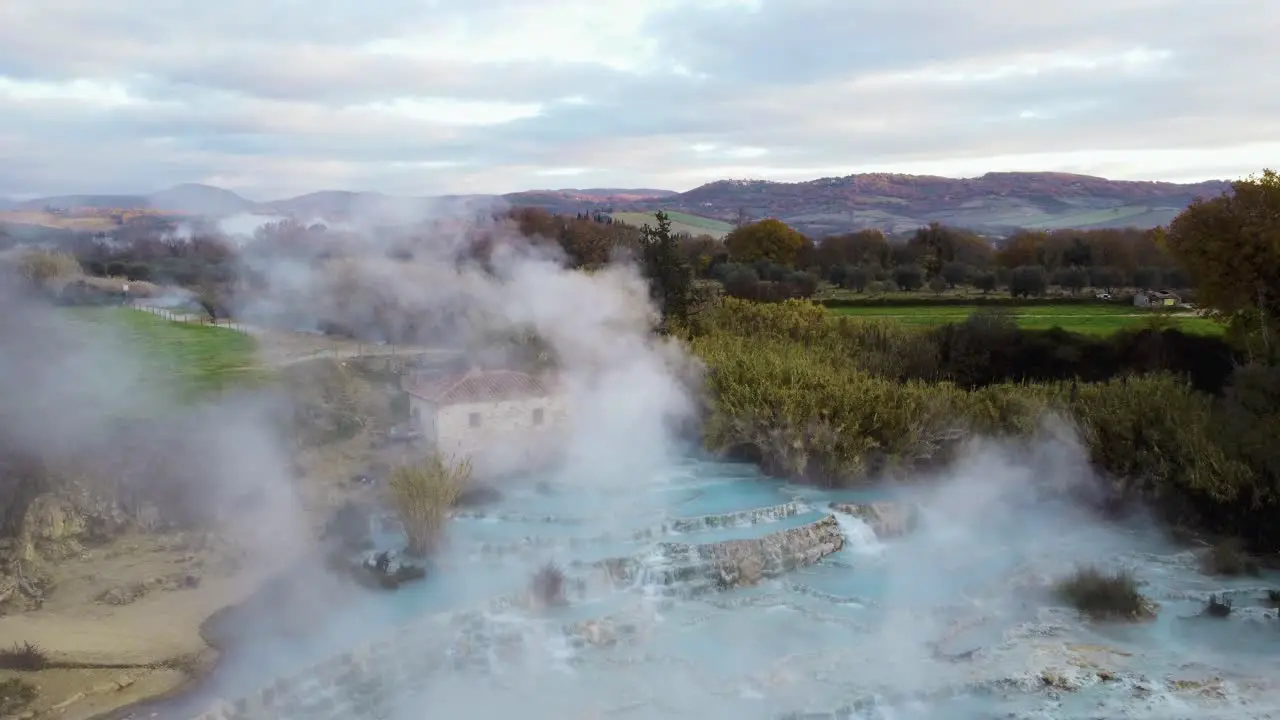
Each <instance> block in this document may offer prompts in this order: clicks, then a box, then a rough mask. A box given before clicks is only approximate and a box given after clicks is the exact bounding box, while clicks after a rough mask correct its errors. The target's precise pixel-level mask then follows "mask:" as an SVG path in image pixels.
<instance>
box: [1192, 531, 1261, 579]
mask: <svg viewBox="0 0 1280 720" xmlns="http://www.w3.org/2000/svg"><path fill="white" fill-rule="evenodd" d="M1200 570H1201V571H1202V572H1203V573H1204V574H1206V575H1225V576H1228V577H1238V576H1241V575H1252V576H1257V575H1258V574H1260V573H1261V572H1262V569H1261V568H1260V567H1259V566H1258V561H1257V560H1254V559H1253V558H1252V557H1249V554H1248V553H1246V552H1245V550H1244V546H1243V545H1242V544H1241V543H1240V541H1239V540H1234V539H1229V540H1223V541H1221V542H1218V543H1216V544H1215V545H1214V546H1213V547H1211V548H1209V549H1208V550H1207V551H1205V552H1204V554H1202V555H1201V556H1200Z"/></svg>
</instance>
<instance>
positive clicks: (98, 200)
mask: <svg viewBox="0 0 1280 720" xmlns="http://www.w3.org/2000/svg"><path fill="white" fill-rule="evenodd" d="M46 207H52V208H61V209H63V210H69V209H72V208H85V209H92V210H145V209H146V208H148V207H149V204H148V200H147V197H146V196H145V195H55V196H54V197H46V198H36V199H34V200H24V201H22V202H20V203H15V204H14V207H13V209H14V210H28V211H37V212H38V211H40V210H43V209H45V208H46Z"/></svg>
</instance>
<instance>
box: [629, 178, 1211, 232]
mask: <svg viewBox="0 0 1280 720" xmlns="http://www.w3.org/2000/svg"><path fill="white" fill-rule="evenodd" d="M1229 187H1230V185H1229V183H1227V182H1225V181H1209V182H1203V183H1196V184H1191V185H1182V184H1176V183H1161V182H1132V181H1124V180H1107V179H1105V178H1098V177H1091V176H1087V175H1070V174H1065V173H987V174H986V175H983V176H982V177H978V178H944V177H934V176H921V175H888V174H879V173H876V174H865V175H851V176H848V177H843V178H821V179H818V180H810V181H807V182H796V183H779V182H768V181H761V180H751V181H742V180H721V181H718V182H713V183H709V184H707V185H703V186H701V187H697V188H694V189H693V190H690V191H688V192H684V193H679V194H677V195H674V196H671V197H667V198H663V199H662V200H661V202H640V203H635V204H633V205H632V206H629V207H627V208H620V210H628V211H636V210H650V209H656V208H658V207H662V208H666V209H670V210H678V211H682V212H686V213H690V214H693V215H701V216H705V217H711V218H717V219H720V220H724V221H730V222H731V221H733V220H735V219H737V218H738V217H740V215H746V216H747V217H749V218H762V217H777V218H779V219H781V220H783V221H785V222H787V223H788V224H790V225H793V226H795V227H797V228H799V229H801V230H803V231H805V232H807V233H810V234H815V235H824V234H829V233H835V232H845V231H848V230H853V229H861V228H878V229H881V230H885V231H889V232H902V231H909V230H912V229H914V228H916V227H919V226H921V225H925V224H928V223H929V222H931V221H937V222H942V223H946V224H948V225H956V226H961V227H968V228H973V229H977V230H989V231H1007V230H1011V229H1013V228H1019V227H1023V228H1038V229H1046V230H1047V229H1053V228H1102V227H1127V226H1138V227H1154V226H1156V225H1163V224H1166V223H1168V222H1169V221H1170V220H1172V219H1173V217H1174V216H1175V215H1177V214H1178V213H1179V212H1181V211H1182V209H1183V208H1185V207H1186V206H1187V205H1188V204H1190V203H1191V201H1192V200H1194V199H1195V198H1196V197H1197V196H1212V195H1217V194H1218V193H1220V192H1222V191H1223V190H1226V189H1228V188H1229Z"/></svg>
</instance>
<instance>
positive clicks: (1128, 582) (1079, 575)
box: [1054, 566, 1152, 620]
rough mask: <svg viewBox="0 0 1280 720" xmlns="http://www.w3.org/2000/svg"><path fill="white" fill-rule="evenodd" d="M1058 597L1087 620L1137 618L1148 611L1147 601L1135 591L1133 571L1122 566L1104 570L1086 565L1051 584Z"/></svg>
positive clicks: (1149, 613) (1145, 615)
mask: <svg viewBox="0 0 1280 720" xmlns="http://www.w3.org/2000/svg"><path fill="white" fill-rule="evenodd" d="M1054 590H1055V592H1056V593H1057V595H1058V597H1060V598H1062V599H1063V600H1064V601H1066V602H1067V603H1069V604H1070V605H1071V606H1072V607H1074V608H1075V609H1076V610H1079V611H1080V613H1081V614H1082V615H1084V616H1085V617H1088V618H1090V619H1091V620H1139V619H1142V618H1146V617H1150V616H1151V615H1152V607H1151V603H1150V601H1148V600H1147V599H1146V598H1144V597H1143V596H1142V593H1140V592H1138V583H1137V581H1136V580H1135V579H1134V577H1133V575H1132V574H1131V573H1129V572H1127V571H1124V570H1117V571H1116V572H1113V573H1104V572H1103V571H1101V570H1099V569H1098V568H1096V567H1092V566H1087V567H1082V568H1080V569H1078V570H1076V572H1075V573H1073V574H1072V575H1071V576H1070V577H1067V578H1064V579H1063V580H1061V581H1059V582H1058V583H1057V585H1056V586H1055V587H1054Z"/></svg>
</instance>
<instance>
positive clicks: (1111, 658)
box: [137, 460, 1280, 720]
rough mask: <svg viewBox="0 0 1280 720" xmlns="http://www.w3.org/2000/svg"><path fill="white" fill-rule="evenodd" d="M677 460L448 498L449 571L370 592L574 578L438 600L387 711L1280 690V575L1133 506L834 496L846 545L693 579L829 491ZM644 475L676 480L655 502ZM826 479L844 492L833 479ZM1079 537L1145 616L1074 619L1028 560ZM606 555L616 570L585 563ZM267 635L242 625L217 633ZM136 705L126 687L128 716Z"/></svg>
mask: <svg viewBox="0 0 1280 720" xmlns="http://www.w3.org/2000/svg"><path fill="white" fill-rule="evenodd" d="M672 474H673V475H674V476H676V477H677V479H675V480H671V481H669V487H662V488H661V489H660V490H654V489H653V488H644V489H642V490H640V491H641V492H645V493H647V497H648V498H649V500H650V501H649V502H648V503H646V504H645V505H643V507H644V508H645V511H643V512H641V511H636V512H632V513H629V514H625V515H618V514H617V513H616V512H615V513H611V514H609V515H608V517H609V520H607V521H605V522H601V523H596V524H592V523H590V522H583V520H584V519H585V520H589V519H590V518H592V517H593V516H600V517H603V516H605V513H603V512H599V513H597V512H596V506H595V505H593V503H600V505H599V508H606V507H607V508H611V509H614V510H616V509H617V508H618V507H619V506H620V505H621V506H625V505H626V501H625V498H624V499H619V498H618V497H617V496H616V495H609V494H605V493H597V494H596V495H594V496H593V495H592V494H591V493H590V492H589V491H585V492H583V493H580V494H578V495H574V496H572V497H565V498H563V499H558V498H557V497H556V496H554V495H546V494H544V495H539V496H537V497H525V496H521V495H519V494H518V493H512V495H511V496H510V497H508V498H506V499H505V500H503V501H502V502H500V503H499V504H498V505H497V506H495V507H493V508H487V509H486V510H485V511H484V517H483V518H481V517H475V518H471V519H466V518H463V519H459V520H457V521H455V522H454V523H453V525H452V526H451V539H452V547H454V548H456V549H457V553H458V557H456V558H445V562H443V563H442V564H443V565H445V566H446V567H448V566H450V565H452V566H453V567H454V569H453V570H452V571H442V572H440V573H438V574H436V575H434V576H431V577H429V578H428V579H427V581H425V582H424V583H423V584H421V585H420V586H406V588H405V589H403V590H401V591H398V592H396V593H391V594H380V595H377V596H371V599H370V601H369V602H371V603H376V604H378V605H379V606H380V607H382V608H383V613H384V614H386V615H394V616H396V617H399V618H408V617H412V616H414V614H415V613H417V614H421V613H424V612H427V611H428V609H430V611H436V612H438V611H441V610H452V611H455V612H457V611H462V610H467V609H473V608H475V607H477V605H478V604H479V603H481V598H482V597H483V596H484V595H483V594H484V593H488V594H489V595H488V596H489V597H494V596H498V595H511V594H519V593H522V592H524V590H525V588H526V585H527V581H528V577H529V573H530V572H531V571H532V569H533V568H534V567H536V566H537V564H538V563H540V562H544V561H546V560H548V559H554V560H555V561H556V562H557V563H559V564H560V566H561V567H563V568H565V570H566V573H567V575H568V576H569V578H570V579H571V580H574V581H576V580H582V581H583V582H582V585H581V586H580V587H581V589H580V590H577V591H575V594H574V596H573V597H572V598H571V600H570V602H569V603H568V604H567V606H564V607H555V608H549V609H543V610H530V609H525V608H521V607H518V606H507V605H504V606H502V607H499V608H496V609H492V610H489V611H473V612H472V613H471V614H469V615H468V619H466V620H465V621H447V622H444V621H442V622H443V624H442V625H441V626H440V627H441V628H442V629H441V630H439V633H440V634H441V637H443V638H444V640H443V642H444V643H446V644H448V645H449V646H450V647H453V648H455V649H456V650H458V653H457V655H456V657H453V658H452V659H451V660H450V662H448V663H445V665H444V666H443V667H442V668H441V669H440V670H439V674H438V677H437V676H433V677H432V679H431V680H430V682H429V683H428V687H429V688H430V689H429V691H425V692H424V694H422V695H415V696H413V697H412V698H407V697H406V698H397V703H396V704H397V705H398V706H400V707H402V708H404V709H403V710H402V712H401V714H399V715H397V716H396V720H418V718H421V717H428V716H439V715H450V716H452V715H467V716H470V717H475V718H477V719H478V720H488V719H489V718H494V719H495V720H496V719H497V718H506V717H519V718H522V719H528V720H542V719H543V718H552V717H568V716H581V715H582V714H583V713H588V714H593V716H596V717H611V716H614V715H618V716H621V715H624V714H625V715H626V716H627V717H629V718H633V717H635V718H686V717H698V718H708V719H716V718H740V717H741V718H775V717H786V716H787V715H788V714H789V713H814V714H811V715H799V716H797V717H812V718H816V717H844V718H850V719H851V720H852V719H855V718H866V719H868V720H869V719H871V718H884V719H886V720H887V719H888V718H895V719H896V720H902V719H907V718H910V719H912V720H933V719H938V718H952V717H966V718H981V717H1005V718H1026V719H1028V720H1029V719H1030V718H1043V717H1053V718H1081V719H1082V720H1083V718H1087V717H1104V716H1105V717H1127V718H1157V717H1159V718H1168V717H1192V716H1194V717H1197V718H1201V717H1203V718H1214V717H1221V718H1227V717H1262V716H1265V715H1267V713H1280V682H1277V681H1276V680H1274V679H1269V678H1270V676H1271V675H1274V673H1270V672H1269V671H1267V670H1266V669H1265V668H1267V667H1269V666H1268V663H1270V664H1271V665H1270V667H1273V666H1274V660H1275V658H1276V657H1277V656H1278V655H1280V620H1277V619H1275V612H1276V611H1275V610H1274V609H1272V608H1268V607H1264V606H1265V604H1266V598H1267V595H1266V592H1265V591H1266V590H1267V589H1268V588H1272V587H1276V588H1280V582H1278V581H1277V579H1276V578H1273V577H1263V578H1260V579H1259V578H1253V579H1249V580H1247V581H1246V580H1221V579H1216V578H1206V577H1203V576H1201V575H1199V574H1198V572H1197V570H1196V567H1195V562H1194V560H1195V559H1194V557H1193V556H1191V555H1190V554H1189V553H1187V552H1186V551H1184V550H1178V549H1176V548H1172V547H1170V546H1168V545H1166V544H1164V543H1163V541H1162V540H1160V538H1159V537H1158V536H1157V535H1156V534H1154V532H1153V531H1152V529H1151V528H1143V527H1134V528H1114V527H1107V526H1100V525H1097V524H1096V523H1090V522H1086V521H1084V520H1081V519H1080V518H1076V517H1073V516H1069V515H1065V514H1055V513H1049V512H1041V514H1040V515H1033V514H1028V513H1035V512H1037V511H1036V510H1035V509H1032V510H1025V509H1022V508H1019V509H1016V510H1007V509H1002V508H1000V507H995V508H987V507H982V508H969V509H968V510H966V508H965V507H963V506H962V505H961V504H960V503H958V502H957V501H955V500H952V499H947V498H942V499H941V500H936V499H935V500H934V501H933V502H932V503H931V502H930V501H929V499H925V501H924V503H925V506H924V508H923V513H922V514H923V517H924V519H925V520H924V522H922V523H921V524H920V527H918V528H916V529H915V530H914V531H913V532H910V533H908V534H907V535H905V536H903V537H893V538H879V537H877V536H876V533H875V532H874V531H873V530H872V528H871V527H870V526H869V525H868V524H867V523H866V522H864V521H863V520H862V519H860V518H858V517H855V516H854V515H851V514H847V513H839V514H836V515H835V518H836V522H837V523H838V525H839V528H840V531H841V533H842V534H843V536H844V539H845V549H844V551H842V552H840V553H837V554H835V555H832V556H829V557H827V558H826V559H824V560H822V561H820V562H817V563H816V564H813V565H809V566H799V567H796V568H794V569H791V570H790V571H789V572H787V573H786V574H785V575H784V576H783V577H780V578H778V579H776V580H765V581H763V582H760V583H757V584H755V585H752V586H749V587H741V588H736V589H724V588H718V587H709V588H701V589H700V591H698V592H693V591H692V590H693V588H692V587H690V586H689V585H688V584H687V582H688V581H687V580H686V577H687V576H686V575H683V574H682V572H681V568H682V567H683V565H684V564H686V563H687V562H688V558H686V557H684V556H683V555H681V553H684V552H686V550H685V548H687V545H686V544H699V543H712V542H719V541H726V540H745V539H750V538H759V537H763V536H765V535H768V534H770V533H776V532H779V531H780V530H783V529H786V528H794V527H802V526H806V525H808V524H812V523H814V522H816V521H818V520H820V519H821V518H823V517H824V516H825V515H826V514H827V511H826V510H825V508H827V506H828V503H829V502H830V501H831V500H833V499H836V498H835V497H834V496H831V497H828V496H827V495H824V494H823V493H820V492H817V491H808V492H807V496H806V497H805V500H806V503H794V497H793V496H792V495H791V494H790V492H791V491H794V489H790V490H789V489H787V488H783V487H780V486H778V485H777V484H776V483H774V482H772V481H769V480H765V479H763V478H761V477H760V476H759V475H758V473H756V472H755V471H754V470H753V469H751V468H749V467H745V466H741V465H729V464H717V463H708V462H707V461H705V460H690V461H688V462H687V463H686V464H685V465H684V466H683V467H682V468H681V469H680V472H673V473H672ZM659 492H661V493H662V496H663V497H665V498H668V499H669V500H670V502H667V503H665V504H663V503H655V502H653V501H652V497H653V496H654V495H656V494H658V493H659ZM838 499H839V500H840V501H841V502H850V501H853V502H856V501H857V498H856V497H852V496H851V495H850V494H849V493H847V492H846V493H844V494H842V495H841V496H840V497H839V498H838ZM869 499H870V498H869ZM875 499H877V500H882V499H883V497H877V498H875ZM633 509H634V508H633ZM940 509H945V513H943V512H941V511H940ZM557 511H558V512H557ZM1055 512H1056V511H1055ZM966 513H967V514H966ZM557 518H569V519H571V520H572V522H559V521H558V520H557ZM526 539H527V540H528V542H527V543H526V546H527V548H529V556H528V557H522V558H515V557H509V556H497V555H495V556H493V557H485V556H479V555H474V554H472V553H473V551H474V549H475V548H476V547H479V546H481V545H484V544H486V543H487V544H488V545H490V546H500V545H504V544H512V543H517V542H525V540H526ZM664 543H674V544H672V545H667V544H664ZM672 548H675V549H676V552H675V554H674V555H673V554H672V552H671V549H672ZM868 556H875V560H874V561H869V560H868ZM1082 561H1090V562H1098V563H1102V564H1104V565H1106V566H1108V567H1111V566H1114V567H1126V568H1129V569H1131V570H1132V571H1133V572H1134V573H1135V574H1136V576H1137V577H1138V578H1139V579H1140V580H1142V581H1143V582H1144V583H1145V584H1144V586H1143V587H1142V591H1143V592H1144V594H1146V595H1147V596H1148V597H1150V598H1152V599H1153V600H1154V601H1156V602H1157V603H1159V604H1160V605H1161V612H1160V615H1159V617H1158V618H1157V619H1155V620H1154V621H1152V622H1148V623H1143V624H1121V625H1106V624H1089V623H1083V622H1081V621H1080V619H1079V618H1078V617H1077V616H1076V614H1075V613H1074V612H1073V611H1071V610H1069V609H1067V608H1063V607H1061V606H1060V603H1059V602H1057V601H1056V600H1055V599H1054V597H1053V596H1052V593H1051V592H1050V589H1049V588H1048V587H1047V586H1046V582H1049V581H1051V580H1052V578H1054V577H1058V576H1060V575H1061V573H1063V572H1067V571H1070V569H1071V568H1072V567H1073V566H1074V565H1075V564H1076V563H1078V562H1082ZM609 562H613V563H614V564H613V565H612V566H611V567H614V568H615V569H618V570H620V571H622V572H623V573H624V574H625V576H626V577H625V582H622V583H619V584H608V583H605V584H601V583H599V582H595V581H594V580H592V579H591V578H596V577H598V576H599V575H601V574H602V571H601V567H602V565H601V564H602V563H604V564H606V565H607V564H608V563H609ZM482 577H483V578H485V580H484V581H483V582H482V581H481V578H482ZM682 583H685V584H682ZM459 587H466V588H469V589H470V588H475V587H478V588H480V589H478V590H474V591H473V592H468V593H462V592H460V591H459V590H458V588H459ZM1224 590H1225V591H1227V592H1229V593H1230V594H1231V596H1232V598H1233V600H1234V603H1235V607H1236V608H1237V611H1236V612H1233V613H1232V615H1231V616H1230V617H1228V618H1225V619H1209V618H1205V617H1202V616H1201V615H1200V613H1201V611H1202V610H1203V607H1204V602H1205V600H1206V599H1207V597H1208V595H1209V594H1211V593H1221V592H1223V591H1224ZM393 611H394V612H393ZM373 615H374V613H371V612H369V610H368V609H367V608H366V609H365V610H360V611H355V610H353V611H351V612H348V613H345V614H343V615H341V616H339V617H335V618H334V620H333V624H334V625H335V626H336V625H339V624H346V625H348V627H350V626H351V625H360V626H361V627H363V628H364V629H363V631H362V632H363V636H365V637H372V638H376V637H379V636H380V635H381V634H385V633H388V632H390V630H389V629H387V628H385V627H378V626H375V625H373V624H370V623H369V618H370V617H372V616H373ZM416 632H423V633H425V634H424V636H423V641H422V643H421V644H422V645H423V647H428V646H431V644H432V643H431V642H428V640H429V637H428V636H429V635H430V632H428V631H416ZM431 632H435V631H431ZM255 642H260V643H265V642H269V639H266V638H263V639H260V640H259V639H256V640H255ZM432 642H434V641H432ZM350 644H351V633H350V632H348V633H346V634H345V635H344V639H342V640H341V641H338V640H335V641H334V642H333V644H332V646H331V647H328V648H327V649H326V648H320V647H317V648H315V649H314V650H313V651H312V652H313V653H314V656H313V657H311V658H308V659H307V660H306V661H303V660H299V662H297V663H296V664H295V666H294V667H286V666H284V665H279V666H274V667H270V668H267V667H260V668H257V669H256V672H254V673H252V674H251V676H250V677H248V678H246V677H245V673H240V674H239V675H236V676H231V675H226V676H224V678H225V679H224V680H223V681H221V684H219V682H214V683H212V684H211V685H210V686H207V687H206V688H205V689H203V690H202V693H203V694H204V695H203V697H202V698H195V699H194V700H192V701H191V702H190V703H188V704H187V705H184V706H183V708H189V709H191V710H192V712H186V710H185V709H184V711H182V712H167V711H168V710H172V706H166V707H164V708H163V709H164V710H166V712H161V713H160V717H165V718H168V717H175V718H178V719H179V720H183V719H184V718H189V717H192V716H194V715H195V714H196V713H197V712H198V711H199V710H202V709H203V708H204V707H205V706H207V704H208V701H209V700H210V699H211V698H212V697H213V696H220V697H232V698H234V697H238V696H240V695H243V694H246V693H248V692H251V691H252V690H253V689H254V687H255V686H254V685H253V684H252V682H251V681H252V680H258V681H260V678H261V677H262V676H263V675H264V674H268V673H269V674H271V675H273V676H274V675H288V674H289V673H290V672H294V671H297V670H299V669H301V668H302V666H304V665H306V664H308V663H309V662H316V661H318V660H320V659H322V658H323V656H324V654H325V653H326V652H338V651H341V650H344V649H346V647H348V646H349V645H350ZM464 651H465V652H464ZM267 654H268V653H266V652H265V650H264V646H262V645H259V646H257V647H256V648H247V649H244V651H243V652H236V653H232V654H231V655H230V656H229V657H230V658H232V662H241V661H239V660H236V658H252V657H255V656H263V655H267ZM277 656H278V654H277ZM243 662H251V661H249V660H245V661H243ZM464 688H465V689H466V692H463V690H462V689H464ZM504 708H505V710H504ZM566 713H568V714H566ZM148 714H149V713H148V710H147V709H146V708H143V709H141V711H139V712H138V714H137V717H147V716H148ZM289 720H291V719H289ZM299 720H301V719H299ZM357 720H358V719H357Z"/></svg>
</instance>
